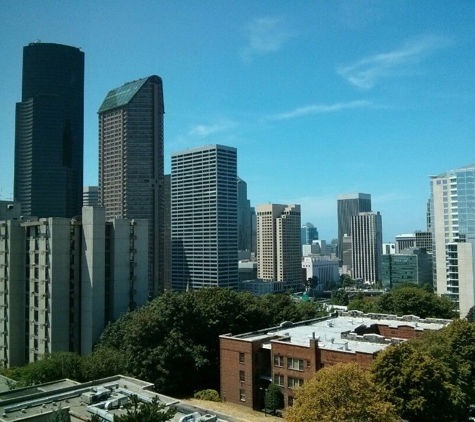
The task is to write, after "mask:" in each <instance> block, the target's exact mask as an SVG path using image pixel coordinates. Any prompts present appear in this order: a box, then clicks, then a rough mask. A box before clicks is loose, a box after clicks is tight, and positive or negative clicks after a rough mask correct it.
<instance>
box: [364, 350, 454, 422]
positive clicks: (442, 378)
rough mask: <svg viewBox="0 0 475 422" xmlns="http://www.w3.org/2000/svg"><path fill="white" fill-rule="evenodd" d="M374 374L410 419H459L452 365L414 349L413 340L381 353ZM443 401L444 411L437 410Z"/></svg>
mask: <svg viewBox="0 0 475 422" xmlns="http://www.w3.org/2000/svg"><path fill="white" fill-rule="evenodd" d="M373 374H374V379H375V381H376V382H377V383H378V384H379V385H380V386H382V387H383V388H384V389H385V390H386V391H387V398H388V400H389V401H390V402H391V403H393V404H394V405H395V406H396V409H397V411H398V412H399V414H400V415H401V416H402V417H403V418H404V419H406V420H408V421H410V422H412V421H427V422H431V421H434V422H436V421H440V422H443V421H453V420H457V419H456V416H457V413H458V408H457V407H458V403H459V400H460V391H459V390H458V389H457V388H456V387H455V386H454V385H453V384H452V383H451V371H450V368H449V367H448V366H447V365H445V364H444V362H442V361H440V360H437V359H435V358H433V357H432V356H430V355H429V354H428V353H425V352H424V351H422V350H418V349H417V348H414V347H413V344H412V343H411V342H406V343H402V344H399V345H397V346H393V347H389V348H387V349H386V350H385V351H383V352H382V353H381V354H379V355H378V357H377V358H376V360H375V362H374V365H373ZM441 403H444V409H443V411H439V412H434V409H437V408H438V407H439V406H440V404H441Z"/></svg>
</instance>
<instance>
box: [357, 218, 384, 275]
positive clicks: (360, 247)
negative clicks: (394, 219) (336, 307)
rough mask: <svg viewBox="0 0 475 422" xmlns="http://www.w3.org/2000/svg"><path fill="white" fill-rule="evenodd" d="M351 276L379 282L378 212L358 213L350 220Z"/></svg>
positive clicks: (380, 252) (379, 219)
mask: <svg viewBox="0 0 475 422" xmlns="http://www.w3.org/2000/svg"><path fill="white" fill-rule="evenodd" d="M351 233H352V236H351V247H352V274H353V278H354V279H360V280H363V281H368V282H370V283H375V282H377V281H380V280H381V255H382V252H383V251H382V249H383V229H382V220H381V214H380V213H379V212H360V213H359V214H358V215H355V216H353V217H352V218H351Z"/></svg>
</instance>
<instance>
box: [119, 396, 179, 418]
mask: <svg viewBox="0 0 475 422" xmlns="http://www.w3.org/2000/svg"><path fill="white" fill-rule="evenodd" d="M125 408H126V410H127V413H126V414H125V415H115V416H114V422H116V421H117V422H167V421H170V420H171V419H172V418H173V416H175V414H176V409H170V408H169V409H166V408H165V405H164V404H159V403H158V399H157V398H156V397H154V398H153V400H152V402H151V403H144V402H141V401H140V400H139V399H138V397H137V396H136V395H132V396H130V402H129V403H128V404H127V405H126V406H125ZM165 409H166V410H165Z"/></svg>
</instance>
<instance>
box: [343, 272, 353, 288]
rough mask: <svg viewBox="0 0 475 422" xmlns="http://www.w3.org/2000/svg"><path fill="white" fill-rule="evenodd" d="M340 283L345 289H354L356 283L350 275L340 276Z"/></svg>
mask: <svg viewBox="0 0 475 422" xmlns="http://www.w3.org/2000/svg"><path fill="white" fill-rule="evenodd" d="M340 283H341V285H342V286H343V287H354V286H355V285H356V281H355V280H353V279H352V278H351V277H350V276H349V275H348V274H342V275H341V276H340Z"/></svg>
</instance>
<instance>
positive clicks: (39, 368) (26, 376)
mask: <svg viewBox="0 0 475 422" xmlns="http://www.w3.org/2000/svg"><path fill="white" fill-rule="evenodd" d="M2 374H3V375H5V376H6V377H8V378H12V379H14V380H16V381H17V383H16V384H15V388H21V387H27V386H29V385H35V384H43V383H45V382H50V381H56V380H58V379H62V378H71V379H74V380H79V381H81V380H82V376H81V357H80V356H79V355H78V354H76V353H70V352H54V353H49V354H46V355H44V356H43V357H42V358H41V359H40V360H38V361H36V362H31V363H29V364H27V365H25V366H22V367H19V368H6V369H3V370H2Z"/></svg>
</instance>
